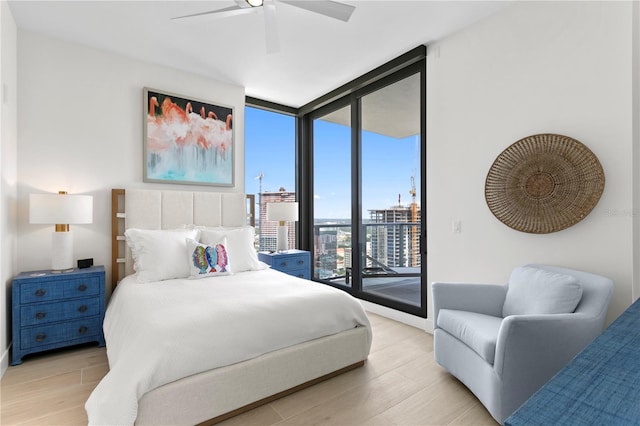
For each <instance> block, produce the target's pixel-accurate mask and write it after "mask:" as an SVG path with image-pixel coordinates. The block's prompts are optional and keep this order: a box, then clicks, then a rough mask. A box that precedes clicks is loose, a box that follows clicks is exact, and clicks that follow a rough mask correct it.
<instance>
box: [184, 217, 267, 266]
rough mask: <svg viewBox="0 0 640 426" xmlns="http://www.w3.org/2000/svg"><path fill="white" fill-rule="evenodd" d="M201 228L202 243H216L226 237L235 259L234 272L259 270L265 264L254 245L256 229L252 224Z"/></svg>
mask: <svg viewBox="0 0 640 426" xmlns="http://www.w3.org/2000/svg"><path fill="white" fill-rule="evenodd" d="M197 229H200V242H201V243H202V244H207V245H211V244H215V243H216V242H218V241H222V239H224V238H226V240H227V252H228V253H229V257H231V259H233V272H243V271H258V270H261V269H264V266H263V264H262V263H260V261H259V260H258V253H256V249H255V247H254V239H255V230H254V229H253V227H252V226H243V227H240V228H229V227H216V228H206V227H203V228H197Z"/></svg>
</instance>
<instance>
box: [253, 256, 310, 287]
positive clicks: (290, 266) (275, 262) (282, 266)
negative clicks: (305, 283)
mask: <svg viewBox="0 0 640 426" xmlns="http://www.w3.org/2000/svg"><path fill="white" fill-rule="evenodd" d="M258 258H259V259H260V260H261V261H262V262H264V263H266V264H267V265H269V266H271V268H272V269H275V270H277V271H281V272H284V273H285V274H289V275H293V276H296V277H299V278H304V279H307V280H308V279H311V256H310V254H309V252H308V251H304V250H287V251H278V252H273V253H270V252H264V251H261V252H259V253H258Z"/></svg>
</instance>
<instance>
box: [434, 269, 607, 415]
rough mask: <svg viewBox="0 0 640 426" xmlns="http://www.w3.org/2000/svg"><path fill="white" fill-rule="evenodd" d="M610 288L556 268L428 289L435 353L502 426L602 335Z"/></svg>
mask: <svg viewBox="0 0 640 426" xmlns="http://www.w3.org/2000/svg"><path fill="white" fill-rule="evenodd" d="M612 293H613V282H612V281H611V280H610V279H608V278H605V277H602V276H599V275H594V274H591V273H587V272H582V271H576V270H572V269H566V268H561V267H555V266H546V265H526V266H523V267H519V268H516V269H515V270H514V271H513V272H512V273H511V276H510V278H509V283H508V284H506V285H490V284H461V283H441V282H436V283H433V306H434V353H435V359H436V362H437V363H438V364H440V365H441V366H442V367H444V368H445V369H446V370H448V371H449V372H450V373H451V374H452V375H454V376H455V377H456V378H458V379H459V380H460V381H461V382H462V383H464V385H465V386H467V387H468V388H469V389H470V390H471V391H472V392H473V393H474V394H475V395H476V396H477V397H478V399H479V400H480V402H481V403H482V404H483V405H484V406H485V407H486V408H487V410H488V411H489V413H490V414H491V415H492V416H493V417H494V418H495V419H496V420H497V421H498V422H500V423H501V424H502V423H504V420H505V419H506V418H507V417H508V416H509V415H510V414H511V413H513V412H514V411H515V410H516V409H517V408H518V407H519V406H520V405H521V404H522V403H523V402H524V401H525V400H527V399H528V398H529V397H530V396H531V395H532V394H533V393H534V392H535V391H536V390H538V389H539V388H540V387H541V386H542V385H543V384H544V383H545V382H547V381H548V380H549V379H550V378H551V377H552V376H553V375H554V374H555V373H557V372H558V371H559V370H560V369H561V368H562V367H563V366H565V365H566V364H567V363H568V362H569V361H570V360H571V359H572V358H573V357H574V356H575V355H576V354H577V353H578V352H580V351H581V350H582V349H583V348H584V347H585V346H586V345H587V344H588V343H590V342H591V341H592V340H593V339H594V338H595V337H597V336H598V335H599V334H600V333H601V332H602V327H603V323H604V318H605V314H606V312H607V307H608V305H609V301H610V299H611V295H612Z"/></svg>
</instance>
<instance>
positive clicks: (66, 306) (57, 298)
mask: <svg viewBox="0 0 640 426" xmlns="http://www.w3.org/2000/svg"><path fill="white" fill-rule="evenodd" d="M104 280H105V279H104V266H93V267H90V268H86V269H74V270H73V271H71V272H64V273H54V272H51V271H33V272H23V273H21V274H19V275H18V276H17V277H15V278H14V280H13V289H12V295H13V301H12V319H13V347H12V359H11V365H17V364H22V357H23V356H24V355H26V354H31V353H34V352H40V351H45V350H49V349H56V348H61V347H65V346H70V345H76V344H79V343H85V342H93V341H96V342H98V345H100V346H104V344H105V343H104V335H103V334H102V321H103V319H104V310H105V301H104Z"/></svg>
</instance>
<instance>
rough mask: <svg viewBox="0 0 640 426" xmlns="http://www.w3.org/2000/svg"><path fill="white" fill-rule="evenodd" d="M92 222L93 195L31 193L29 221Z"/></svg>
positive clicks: (39, 222)
mask: <svg viewBox="0 0 640 426" xmlns="http://www.w3.org/2000/svg"><path fill="white" fill-rule="evenodd" d="M92 222H93V197H92V196H91V195H68V194H30V195H29V223H33V224H47V225H52V224H58V223H60V224H83V223H92Z"/></svg>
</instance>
